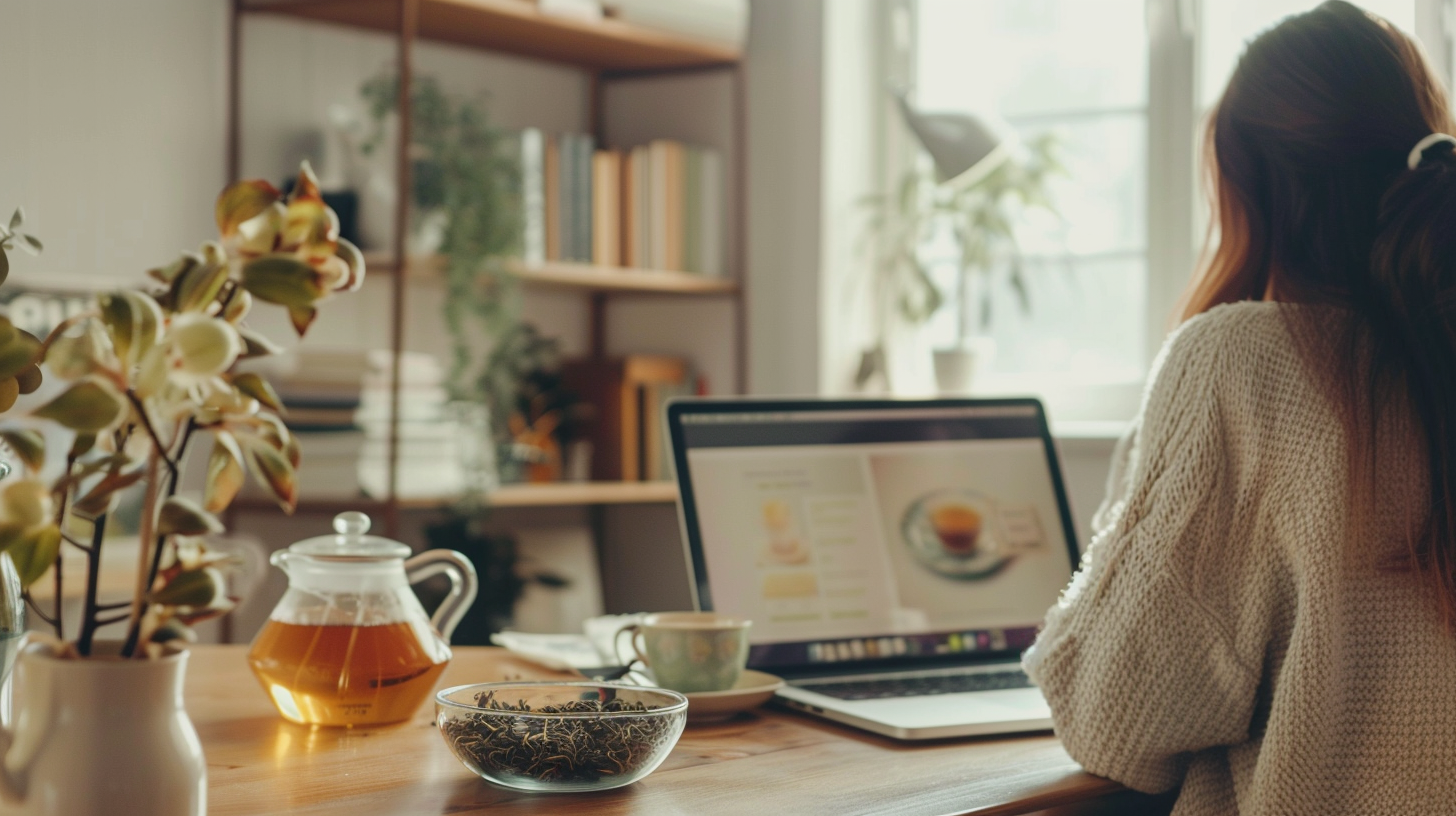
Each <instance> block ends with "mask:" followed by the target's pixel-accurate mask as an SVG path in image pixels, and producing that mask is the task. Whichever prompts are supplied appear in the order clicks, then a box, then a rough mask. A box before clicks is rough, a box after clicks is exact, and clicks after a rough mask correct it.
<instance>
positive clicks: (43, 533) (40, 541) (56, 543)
mask: <svg viewBox="0 0 1456 816" xmlns="http://www.w3.org/2000/svg"><path fill="white" fill-rule="evenodd" d="M5 538H7V536H5V535H4V534H3V533H0V542H3V541H4V540H5ZM3 550H4V551H5V552H8V553H10V560H11V561H13V562H15V571H16V572H17V573H19V575H20V585H21V586H22V587H26V588H28V587H29V586H30V585H31V584H33V583H35V582H36V581H39V580H40V579H41V577H42V576H44V575H45V574H46V573H47V572H49V571H50V568H51V565H52V564H54V563H56V555H58V554H59V553H60V551H61V528H59V527H57V526H56V525H54V524H45V525H41V526H39V527H34V528H32V529H29V530H25V531H23V532H20V533H19V534H18V535H16V536H15V537H14V540H13V542H12V543H11V544H9V545H8V546H3Z"/></svg>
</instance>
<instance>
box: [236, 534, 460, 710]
mask: <svg viewBox="0 0 1456 816" xmlns="http://www.w3.org/2000/svg"><path fill="white" fill-rule="evenodd" d="M334 532H335V535H326V536H318V537H316V538H310V539H306V540H304V541H300V542H298V543H297V544H294V545H293V546H291V547H289V548H288V549H286V550H279V551H278V552H275V553H273V557H272V558H271V559H270V561H271V562H272V564H273V566H275V567H278V568H279V569H281V570H283V571H284V572H286V573H287V574H288V591H287V592H285V593H284V594H283V599H282V600H280V601H279V602H278V606H276V607H274V609H273V613H272V614H271V615H269V616H268V622H267V623H266V624H265V625H264V626H263V629H262V630H261V631H259V632H258V637H257V638H256V639H254V641H253V647H252V649H251V650H250V651H249V652H248V664H249V665H250V666H252V668H253V673H254V674H256V675H257V676H258V681H259V682H261V683H262V684H263V689H264V690H265V691H267V692H268V696H269V697H270V698H272V700H273V704H274V705H275V706H277V707H278V712H279V713H280V714H282V715H283V716H284V718H286V719H289V720H292V721H293V722H297V723H306V724H315V725H344V726H353V725H382V724H384V723H392V722H400V721H403V720H407V719H409V718H410V716H412V715H413V714H414V713H415V710H416V709H418V708H419V706H420V703H422V702H424V700H425V699H426V698H427V697H429V696H430V693H431V692H432V691H434V687H435V681H436V680H438V679H439V677H440V673H441V672H443V671H444V670H445V665H446V664H447V663H449V662H450V647H449V645H448V642H449V638H450V633H451V632H453V631H454V630H455V626H456V625H457V624H458V623H460V618H461V617H462V616H463V615H464V614H465V611H466V610H467V609H469V608H470V604H471V603H473V602H474V601H475V593H476V588H477V579H476V577H475V567H474V566H473V565H471V563H470V560H469V559H467V558H466V557H465V556H463V555H461V554H460V553H458V552H455V551H454V550H429V551H427V552H422V553H420V554H419V555H416V556H414V557H413V558H410V557H409V555H410V548H409V547H408V546H406V545H404V544H401V543H400V542H398V541H392V540H390V539H387V538H381V537H379V536H371V535H367V533H368V532H369V517H368V516H366V515H364V514H363V513H353V512H350V513H340V514H339V515H338V516H336V517H335V518H334ZM435 575H445V576H447V577H448V578H449V579H450V594H449V595H448V596H446V598H445V600H444V602H443V603H441V604H440V608H439V609H437V610H435V616H434V617H433V618H428V617H426V616H425V610H424V607H422V606H420V601H419V599H418V598H417V597H415V594H414V591H413V590H411V589H410V584H412V583H418V582H420V581H423V580H425V579H426V578H430V577H433V576H435Z"/></svg>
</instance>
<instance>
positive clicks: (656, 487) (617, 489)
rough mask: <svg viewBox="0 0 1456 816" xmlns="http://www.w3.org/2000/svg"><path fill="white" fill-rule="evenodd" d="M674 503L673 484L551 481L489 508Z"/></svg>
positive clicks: (322, 505)
mask: <svg viewBox="0 0 1456 816" xmlns="http://www.w3.org/2000/svg"><path fill="white" fill-rule="evenodd" d="M455 501H456V499H455V497H453V496H450V497H438V498H436V497H414V498H409V497H403V498H401V499H400V500H399V508H400V509H401V510H437V509H440V508H444V507H449V506H450V505H452V504H454V503H455ZM675 501H677V484H675V483H674V482H554V483H551V484H513V485H506V486H504V487H502V488H501V489H499V490H497V491H496V492H495V493H493V494H491V497H490V506H491V507H500V508H508V507H588V506H592V505H607V504H671V503H673V502H675ZM383 506H384V501H383V500H382V499H371V498H367V497H364V496H360V497H357V498H348V497H340V498H337V499H304V500H302V501H300V502H299V503H298V510H297V512H299V513H309V514H331V513H342V512H345V511H347V510H363V511H366V512H368V511H371V510H377V509H378V508H382V507H383ZM233 509H235V510H237V511H238V512H248V513H256V512H270V511H271V512H277V511H278V505H277V504H276V503H275V502H273V501H272V500H271V499H263V498H256V497H246V496H245V497H241V498H238V499H237V500H236V501H234V502H233Z"/></svg>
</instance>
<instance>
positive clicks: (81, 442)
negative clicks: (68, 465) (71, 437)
mask: <svg viewBox="0 0 1456 816" xmlns="http://www.w3.org/2000/svg"><path fill="white" fill-rule="evenodd" d="M94 447H96V434H94V433H78V434H76V439H75V441H73V442H72V443H71V458H72V459H79V458H81V457H82V456H85V455H86V454H88V453H90V452H91V449H92V448H94Z"/></svg>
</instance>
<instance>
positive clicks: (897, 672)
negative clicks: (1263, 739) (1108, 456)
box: [667, 399, 1077, 740]
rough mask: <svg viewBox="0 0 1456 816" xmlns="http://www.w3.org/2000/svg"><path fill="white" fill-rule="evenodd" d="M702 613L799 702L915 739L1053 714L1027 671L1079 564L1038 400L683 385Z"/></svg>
mask: <svg viewBox="0 0 1456 816" xmlns="http://www.w3.org/2000/svg"><path fill="white" fill-rule="evenodd" d="M667 418H668V427H669V431H670V434H671V439H672V449H673V457H674V463H675V465H676V471H677V479H678V486H679V488H680V493H681V501H680V502H679V504H678V507H679V514H680V521H681V523H682V529H683V533H684V541H685V546H686V549H687V556H688V559H689V560H690V563H691V570H690V571H691V574H692V577H693V585H694V586H693V590H694V592H695V595H696V602H697V606H698V608H699V609H705V610H714V611H718V612H722V613H724V614H729V615H735V616H740V617H744V618H748V619H750V620H752V621H753V627H752V629H751V630H750V647H749V660H748V663H749V667H750V668H753V669H757V670H759V671H764V672H769V673H771V674H776V675H778V676H780V677H782V678H784V680H785V681H786V682H787V685H786V687H785V688H784V689H783V690H782V691H780V692H779V695H778V698H779V701H780V702H782V703H783V704H785V705H788V706H790V707H792V708H795V709H798V710H801V711H806V712H809V713H811V714H814V715H818V716H822V717H826V718H828V719H831V720H835V721H838V722H842V723H847V724H849V725H853V726H857V727H859V728H863V729H866V730H868V731H873V732H875V733H878V734H883V735H885V736H889V737H894V738H898V739H905V740H919V739H934V738H942V737H959V736H971V735H984V734H1004V733H1014V732H1021V731H1036V730H1045V729H1049V728H1051V718H1050V712H1049V710H1048V709H1047V706H1046V702H1045V700H1043V698H1042V696H1041V694H1040V692H1038V691H1037V689H1036V688H1034V687H1033V686H1032V685H1031V683H1030V681H1029V680H1028V679H1027V678H1026V676H1025V675H1024V674H1023V673H1022V672H1021V669H1020V665H1019V661H1020V655H1021V653H1022V652H1023V651H1025V649H1026V648H1027V647H1028V646H1030V645H1031V643H1032V641H1033V639H1034V638H1035V636H1036V631H1037V627H1038V626H1039V625H1040V623H1041V620H1042V617H1043V615H1044V614H1045V613H1046V610H1047V609H1048V608H1050V607H1051V606H1052V604H1053V603H1054V602H1055V601H1056V599H1057V596H1058V594H1059V593H1060V592H1061V590H1062V588H1063V587H1064V586H1066V584H1067V582H1068V580H1069V579H1070V578H1071V576H1072V570H1073V567H1074V565H1075V563H1076V561H1077V544H1076V541H1075V538H1074V536H1073V528H1072V521H1071V513H1070V512H1069V509H1068V505H1067V496H1066V491H1065V489H1064V487H1063V485H1062V478H1061V470H1060V468H1059V467H1058V465H1057V457H1056V451H1055V448H1054V447H1053V444H1052V439H1051V434H1050V431H1049V430H1048V427H1047V420H1046V414H1045V412H1044V411H1043V410H1042V406H1041V404H1040V403H1039V402H1037V401H1036V400H1034V399H996V400H989V399H988V400H980V399H937V400H840V401H832V400H759V399H741V400H698V399H694V400H678V401H674V402H671V403H669V404H668V407H667Z"/></svg>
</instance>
